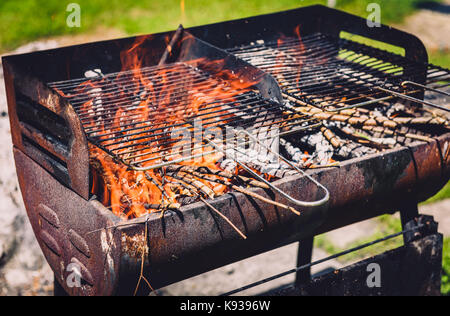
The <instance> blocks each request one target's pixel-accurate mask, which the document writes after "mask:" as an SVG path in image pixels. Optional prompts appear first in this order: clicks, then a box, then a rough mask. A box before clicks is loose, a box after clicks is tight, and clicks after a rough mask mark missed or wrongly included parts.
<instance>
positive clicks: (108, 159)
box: [61, 37, 255, 219]
mask: <svg viewBox="0 0 450 316" xmlns="http://www.w3.org/2000/svg"><path fill="white" fill-rule="evenodd" d="M149 39H150V38H148V37H141V38H138V40H137V41H136V42H135V43H134V44H133V45H131V46H130V47H129V48H128V49H126V50H124V51H123V52H122V53H121V62H122V71H121V72H120V73H119V74H118V75H117V76H116V77H115V78H111V76H103V77H102V78H100V79H99V78H96V79H95V80H89V81H86V82H84V83H82V84H80V85H79V87H78V88H77V93H80V94H83V95H89V96H90V98H89V99H88V100H87V101H86V102H85V103H84V104H83V105H82V106H81V108H80V109H79V110H78V111H79V113H78V114H79V115H80V117H81V118H82V119H83V118H85V120H84V122H83V126H84V128H85V130H86V131H87V132H88V133H89V132H92V131H95V133H94V134H93V135H91V137H93V138H94V139H95V140H96V141H97V142H101V144H102V148H99V147H97V146H95V145H93V144H90V146H89V150H90V160H91V171H92V172H91V174H92V186H91V193H92V194H95V195H96V196H97V197H98V198H99V199H101V201H102V203H103V204H105V205H107V206H110V208H111V210H112V211H113V213H114V214H116V215H117V216H120V217H122V218H124V219H130V218H136V217H140V216H143V215H145V214H148V213H149V212H158V211H161V210H164V209H168V208H169V209H170V208H178V207H180V205H181V204H182V199H183V198H188V197H195V194H198V193H199V192H207V193H208V195H209V196H219V195H221V194H224V193H226V192H227V191H228V188H229V186H227V185H226V183H227V181H229V179H220V180H221V181H217V182H215V181H209V180H207V179H204V178H201V177H199V176H197V175H184V177H185V179H188V180H189V181H190V183H186V182H184V179H180V178H179V177H176V176H174V175H173V174H171V173H169V172H167V169H166V168H165V167H161V168H155V169H151V170H147V171H137V170H134V169H133V168H130V166H129V164H130V162H134V163H136V164H137V165H138V166H139V167H143V168H147V167H152V166H155V165H157V164H161V163H163V162H166V161H174V160H177V159H179V158H182V152H181V151H180V148H183V146H186V145H188V146H189V147H190V146H191V143H192V140H191V139H189V140H186V139H185V138H183V137H182V136H181V135H180V136H179V137H173V135H171V132H172V131H173V130H174V129H178V130H179V129H181V128H185V130H187V131H189V133H190V134H191V135H195V133H196V131H194V127H193V125H192V123H191V122H189V121H190V118H192V117H197V116H200V117H201V123H202V125H203V126H205V127H208V128H209V129H210V130H211V129H212V130H214V129H215V128H216V129H220V125H223V124H224V122H226V120H227V119H231V118H233V117H234V115H235V114H234V113H233V111H232V109H231V108H230V107H232V105H233V103H234V102H236V101H235V97H236V96H237V95H239V94H242V93H244V92H248V91H249V90H250V89H251V88H252V87H253V86H254V84H255V83H254V82H245V81H242V80H240V79H238V75H237V74H234V73H229V72H227V71H223V70H221V69H223V68H224V61H223V60H218V61H217V60H215V61H211V60H205V59H201V60H193V61H189V62H185V63H182V64H181V63H177V64H173V65H172V64H171V65H167V66H163V67H159V66H158V67H156V66H152V67H150V68H149V67H148V66H147V67H146V65H147V60H146V56H147V55H148V54H147V52H146V46H145V44H146V42H147V41H148V40H149ZM199 65H201V66H202V67H201V68H202V69H214V70H215V71H216V72H217V71H221V73H220V75H221V77H222V76H223V77H226V78H227V80H226V81H225V80H221V79H219V78H215V77H210V78H207V80H204V81H201V82H197V80H198V79H197V78H195V77H192V78H191V77H190V75H189V70H191V69H197V67H198V66H199ZM149 72H151V75H149ZM174 78H181V79H177V80H181V81H182V86H181V87H177V88H174V85H173V82H174ZM111 81H112V82H117V83H118V84H117V86H118V89H114V91H107V90H102V88H101V87H102V85H103V84H106V83H110V82H111ZM121 83H124V84H121ZM129 83H132V84H129ZM98 92H100V93H98ZM61 93H62V92H61ZM99 95H100V96H99ZM130 95H132V96H138V100H137V101H135V102H134V103H133V104H132V106H130V105H129V104H127V105H125V106H120V105H119V106H114V107H111V105H109V104H108V105H103V103H104V102H103V100H121V99H126V98H130ZM221 100H224V101H222V102H221ZM117 102H118V103H119V101H117ZM212 103H213V104H214V105H213V106H212V107H211V106H209V105H210V104H212ZM225 103H226V106H225ZM218 117H219V120H218V119H217V118H218ZM174 126H175V127H176V128H175V127H174ZM197 136H198V135H197ZM200 136H201V135H200ZM117 139H120V141H117ZM196 142H197V140H196ZM104 148H107V151H105V150H103V149H104ZM131 149H132V150H131ZM191 150H192V155H198V154H204V155H203V156H202V157H198V158H196V159H191V160H185V161H180V162H179V163H178V164H177V165H179V166H190V167H193V168H198V167H206V168H208V169H209V170H213V171H215V170H217V171H219V170H221V169H220V168H219V163H220V161H221V159H222V158H223V154H221V153H213V154H211V153H209V152H211V151H213V148H212V147H211V146H207V145H205V144H203V145H196V146H194V147H193V148H192V149H191ZM111 152H113V153H115V154H116V155H117V156H119V157H121V159H122V161H117V160H114V159H113V157H112V156H111V155H110V154H109V153H111ZM206 153H208V154H206ZM161 157H163V158H164V159H165V160H161ZM236 169H237V168H236ZM234 172H235V173H238V170H235V171H234ZM219 178H220V177H218V176H210V178H209V179H212V180H214V179H219ZM186 181H187V180H186ZM194 186H195V188H196V189H197V190H192V188H193V187H194ZM193 191H199V192H193Z"/></svg>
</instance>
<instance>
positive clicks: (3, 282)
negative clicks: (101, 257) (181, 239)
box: [0, 0, 450, 295]
mask: <svg viewBox="0 0 450 316" xmlns="http://www.w3.org/2000/svg"><path fill="white" fill-rule="evenodd" d="M338 2H339V1H338ZM0 6H1V4H0ZM449 8H450V0H445V1H444V4H443V5H440V6H437V7H436V6H434V7H433V10H429V9H424V10H421V11H419V12H417V13H416V14H414V15H412V16H410V17H408V18H407V19H406V20H405V21H404V23H403V24H400V25H397V26H398V27H399V28H402V29H404V30H407V31H409V32H411V33H414V34H416V35H418V36H419V38H421V39H422V40H423V41H424V43H425V44H426V45H427V47H428V48H429V49H430V51H432V52H433V54H432V55H433V56H434V57H433V58H436V60H437V61H442V62H443V63H446V64H445V65H446V66H449V65H450V60H449V57H448V51H450V37H449V36H445V34H449V32H450V29H449V28H450V18H449V15H448V13H449ZM124 35H125V32H124V31H123V30H122V29H120V28H111V27H108V28H96V29H94V31H90V32H88V33H86V34H81V35H70V36H58V37H51V38H49V39H46V40H43V41H37V42H32V43H30V44H27V45H24V46H22V47H20V48H19V49H17V50H16V52H19V53H24V52H28V51H34V50H41V49H48V48H54V47H58V46H65V45H72V44H78V43H82V42H89V41H94V40H98V39H102V40H105V39H108V38H116V37H121V36H124ZM0 68H1V67H0ZM11 146H12V145H11V140H10V133H9V121H8V117H7V110H6V100H5V92H4V85H3V73H2V71H1V70H0V147H1V148H0V165H1V166H2V167H3V168H2V173H0V223H2V225H0V295H48V294H51V293H52V272H51V269H50V268H49V267H48V265H47V263H46V262H45V259H44V258H43V256H42V254H41V251H40V249H39V247H38V245H37V242H36V241H35V238H34V235H33V233H32V231H31V227H30V225H29V223H28V221H27V219H26V214H25V210H24V208H23V204H22V198H21V196H20V192H19V189H18V185H17V179H16V175H15V168H14V163H13V159H12V152H11ZM444 196H448V194H447V195H444ZM421 212H422V213H425V214H430V215H433V216H435V219H436V220H437V221H438V222H439V223H440V231H441V232H442V233H443V234H445V236H447V237H450V200H443V201H439V202H437V203H434V204H427V205H423V206H421ZM395 221H398V219H395V217H394V218H393V219H392V220H391V219H388V220H386V219H385V218H384V219H382V220H380V219H378V220H371V221H366V222H363V223H359V224H356V225H353V226H349V227H346V228H343V229H341V230H338V231H334V232H331V233H329V234H327V235H326V236H321V237H320V238H318V240H317V242H316V245H318V246H320V247H321V248H316V249H315V250H314V260H316V259H320V258H323V257H326V256H327V255H328V253H327V252H326V251H325V250H327V251H329V250H330V249H334V250H336V249H345V248H346V247H349V246H351V245H352V244H354V243H358V242H361V240H366V239H367V238H370V237H371V236H374V235H375V234H376V233H377V232H379V230H380V225H385V226H386V227H390V226H395V225H396V222H395ZM392 222H394V224H393V225H392ZM18 232H20V233H18ZM296 256H297V245H296V244H293V245H289V246H286V247H283V248H280V249H277V250H274V251H272V252H269V253H266V254H263V255H260V256H257V257H254V258H250V259H248V260H245V261H242V262H238V263H235V264H232V265H229V266H226V267H224V268H221V269H218V270H215V271H211V272H209V273H206V274H204V275H201V276H198V277H195V278H192V279H190V280H186V281H184V282H181V283H178V284H174V285H172V286H169V287H167V288H165V289H162V290H161V291H159V294H164V295H216V294H221V293H223V292H225V291H228V290H232V289H234V288H236V287H239V286H242V285H246V284H248V283H251V282H254V281H258V280H260V279H262V278H265V277H268V276H272V275H274V274H277V273H280V272H282V271H286V270H289V269H291V268H293V267H294V266H295V264H296ZM357 259H358V258H351V259H349V260H350V261H331V262H328V263H326V264H324V265H321V266H317V267H315V268H314V269H313V272H317V271H320V270H322V269H324V268H327V267H332V268H340V267H342V266H343V265H346V264H348V263H349V262H351V260H357ZM291 281H293V276H289V277H286V278H283V279H280V280H277V281H274V282H272V283H270V284H269V285H266V286H260V287H258V288H256V289H254V290H249V291H247V292H244V293H243V294H257V293H261V292H264V291H265V290H268V289H269V288H273V287H276V286H278V285H283V284H285V283H288V282H291Z"/></svg>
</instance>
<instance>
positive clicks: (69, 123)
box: [3, 58, 89, 199]
mask: <svg viewBox="0 0 450 316" xmlns="http://www.w3.org/2000/svg"><path fill="white" fill-rule="evenodd" d="M3 65H4V69H5V78H6V83H7V85H6V90H7V95H8V110H9V116H10V123H11V133H12V139H13V144H14V145H15V146H16V147H17V148H19V149H20V150H22V151H24V152H27V153H28V154H29V155H30V156H33V158H34V159H35V160H36V161H38V162H39V163H40V164H41V165H42V166H43V167H44V168H45V169H47V170H48V171H50V172H52V173H55V174H58V173H62V174H64V173H66V174H67V176H66V177H64V176H63V175H62V177H61V178H60V180H61V179H66V181H67V183H66V184H67V185H68V186H70V187H71V188H72V189H73V190H74V191H76V192H77V193H78V194H80V195H81V196H83V197H84V198H85V199H88V198H89V151H88V149H87V140H86V136H85V134H84V130H83V128H82V126H81V123H80V120H79V118H78V116H77V115H76V113H75V111H74V110H73V108H72V106H71V105H70V104H69V103H68V102H67V101H66V100H65V99H64V98H62V97H61V96H59V95H58V94H56V93H55V92H53V91H51V90H50V89H49V88H48V87H47V86H46V85H45V84H43V83H42V82H41V81H40V80H38V79H37V78H34V77H32V76H31V75H28V74H25V73H23V71H22V70H21V69H18V68H17V67H15V66H12V65H11V64H10V63H9V62H8V59H7V58H5V59H4V61H3ZM19 94H20V95H23V96H25V97H26V98H29V100H30V102H35V103H36V104H37V105H38V106H42V107H45V108H46V109H48V110H50V111H52V112H54V113H56V114H57V115H59V116H60V117H61V118H63V119H64V121H65V124H66V127H67V128H68V131H69V132H70V135H71V136H70V139H69V140H68V144H67V148H64V145H61V144H59V143H58V142H51V141H50V140H49V139H48V138H46V137H45V136H42V133H39V131H36V130H33V131H32V130H31V128H26V127H25V126H24V124H23V122H21V121H20V118H19V116H18V113H17V97H18V95H19ZM36 120H37V121H39V117H36ZM55 133H58V131H55ZM24 136H25V137H27V139H28V140H30V139H31V140H32V141H33V142H35V144H34V145H33V144H31V143H30V142H29V141H28V146H27V145H26V144H25V141H24V139H23V137H24ZM36 145H38V146H40V147H42V148H44V149H46V150H48V152H49V153H52V154H54V156H56V158H57V160H56V161H55V159H53V158H52V157H50V156H48V155H46V153H45V152H43V151H42V150H40V149H39V148H38V147H36ZM33 147H34V148H33ZM58 160H61V161H62V162H64V164H65V166H61V163H60V161H58Z"/></svg>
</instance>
